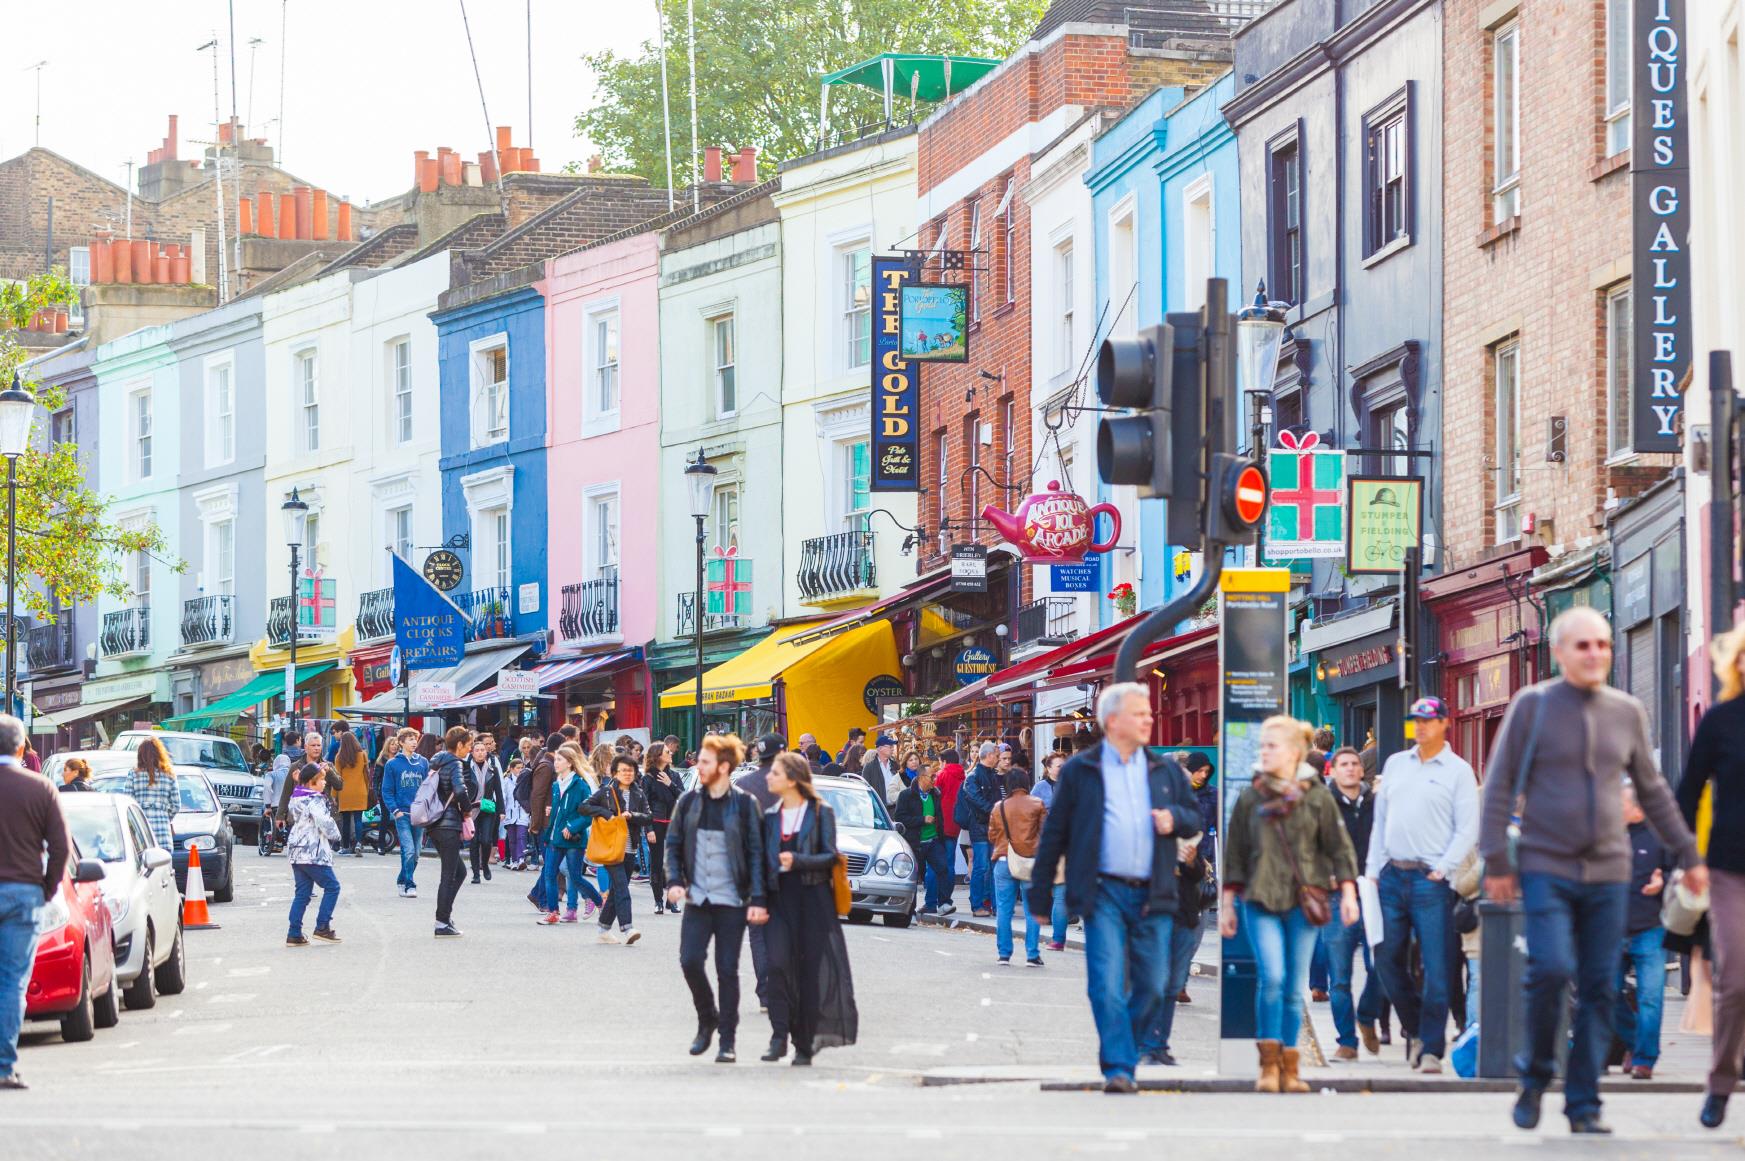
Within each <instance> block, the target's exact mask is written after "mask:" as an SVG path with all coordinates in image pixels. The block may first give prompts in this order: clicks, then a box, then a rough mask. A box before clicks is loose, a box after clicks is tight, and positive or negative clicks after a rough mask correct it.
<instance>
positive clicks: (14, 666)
mask: <svg viewBox="0 0 1745 1161" xmlns="http://www.w3.org/2000/svg"><path fill="white" fill-rule="evenodd" d="M35 412H36V399H35V398H33V397H32V396H31V394H30V392H28V391H26V390H25V389H24V384H23V382H22V381H21V380H20V379H19V377H18V373H17V372H16V371H14V372H13V374H12V386H11V387H10V388H9V389H7V390H5V391H0V455H3V456H5V457H6V712H7V713H12V712H14V709H15V707H16V706H17V704H18V701H17V694H18V663H17V659H16V655H15V650H16V649H17V639H18V629H17V625H16V619H15V618H14V616H13V607H14V605H15V604H16V599H17V598H16V594H17V592H18V457H19V456H21V455H23V454H24V449H25V448H26V447H28V446H29V444H30V420H31V416H32V415H34V414H35Z"/></svg>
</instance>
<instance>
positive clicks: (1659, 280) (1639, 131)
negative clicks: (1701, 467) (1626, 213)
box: [1630, 0, 1691, 452]
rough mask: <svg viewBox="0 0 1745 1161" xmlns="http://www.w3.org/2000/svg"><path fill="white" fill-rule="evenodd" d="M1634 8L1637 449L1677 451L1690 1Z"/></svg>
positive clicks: (1687, 333)
mask: <svg viewBox="0 0 1745 1161" xmlns="http://www.w3.org/2000/svg"><path fill="white" fill-rule="evenodd" d="M1633 9H1634V21H1633V23H1634V27H1633V28H1632V29H1631V34H1632V39H1633V56H1634V64H1633V68H1632V99H1631V105H1630V118H1631V131H1632V140H1631V143H1630V211H1631V212H1630V219H1631V227H1632V228H1631V234H1632V254H1633V256H1634V257H1633V262H1632V267H1631V283H1630V289H1631V297H1632V302H1631V312H1630V313H1631V332H1632V333H1631V350H1632V352H1633V353H1634V356H1635V367H1634V368H1633V370H1632V374H1631V384H1632V388H1633V390H1632V406H1631V422H1632V428H1633V430H1632V432H1631V448H1632V450H1634V451H1639V452H1668V451H1670V452H1675V451H1678V450H1679V449H1680V437H1681V432H1680V430H1679V417H1680V413H1681V412H1682V411H1683V409H1684V399H1683V394H1682V392H1683V389H1684V379H1685V374H1686V372H1687V371H1688V370H1689V369H1690V365H1691V324H1690V251H1689V240H1690V208H1689V205H1690V196H1689V195H1690V133H1689V131H1688V129H1687V127H1686V123H1685V115H1686V109H1687V107H1688V106H1687V102H1686V98H1685V73H1686V69H1685V59H1684V58H1685V39H1684V11H1685V0H1636V3H1635V4H1634V5H1633Z"/></svg>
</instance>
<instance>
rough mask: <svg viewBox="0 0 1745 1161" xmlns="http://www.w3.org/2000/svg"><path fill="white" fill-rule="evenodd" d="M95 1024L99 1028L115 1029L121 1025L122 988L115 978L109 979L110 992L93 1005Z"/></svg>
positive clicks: (98, 998) (105, 993)
mask: <svg viewBox="0 0 1745 1161" xmlns="http://www.w3.org/2000/svg"><path fill="white" fill-rule="evenodd" d="M92 1015H93V1016H94V1018H95V1019H94V1023H95V1024H96V1025H97V1027H99V1028H113V1027H115V1026H116V1025H117V1024H119V1023H121V988H120V985H119V984H117V983H116V981H115V977H114V976H113V975H111V976H110V977H109V990H108V991H106V992H104V993H103V994H102V995H101V996H98V997H97V999H96V1001H95V1003H93V1004H92Z"/></svg>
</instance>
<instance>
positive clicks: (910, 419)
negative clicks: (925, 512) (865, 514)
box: [867, 255, 921, 492]
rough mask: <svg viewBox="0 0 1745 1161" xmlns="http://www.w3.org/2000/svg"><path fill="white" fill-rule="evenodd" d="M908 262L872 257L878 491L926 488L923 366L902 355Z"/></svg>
mask: <svg viewBox="0 0 1745 1161" xmlns="http://www.w3.org/2000/svg"><path fill="white" fill-rule="evenodd" d="M909 277H910V271H909V265H908V263H907V262H906V261H904V260H903V259H901V258H887V257H883V256H878V255H875V256H874V257H873V260H872V281H873V296H874V302H873V335H872V356H873V357H872V396H873V407H872V479H871V480H870V481H869V482H868V485H867V487H868V489H869V490H870V491H874V492H919V491H920V490H921V436H920V432H919V430H918V429H917V428H916V426H915V417H916V415H917V413H918V412H919V411H920V409H921V368H920V367H918V366H916V365H915V364H914V363H911V362H909V361H908V360H906V359H904V358H903V352H902V344H903V301H902V290H903V284H904V283H905V282H907V281H908V280H909Z"/></svg>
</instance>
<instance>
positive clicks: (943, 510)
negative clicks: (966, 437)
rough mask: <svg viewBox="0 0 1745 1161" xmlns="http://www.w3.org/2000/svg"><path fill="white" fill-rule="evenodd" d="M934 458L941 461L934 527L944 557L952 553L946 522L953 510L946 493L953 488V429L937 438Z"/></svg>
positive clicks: (934, 487) (936, 484) (935, 499)
mask: <svg viewBox="0 0 1745 1161" xmlns="http://www.w3.org/2000/svg"><path fill="white" fill-rule="evenodd" d="M935 444H936V446H935V447H934V458H935V459H937V460H938V461H939V475H938V478H937V479H935V480H934V483H933V490H934V491H935V492H936V493H938V494H937V495H936V496H934V498H933V499H934V507H933V526H934V527H935V528H936V529H938V533H939V552H940V555H942V556H943V555H944V554H945V553H947V552H950V551H951V539H950V537H949V536H948V535H947V534H946V530H945V521H946V519H947V517H949V516H950V515H951V509H950V507H949V506H948V505H947V503H946V491H947V489H948V488H949V487H950V486H951V429H950V428H947V429H946V430H944V431H942V432H940V433H939V435H938V436H937V437H936V438H935Z"/></svg>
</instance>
